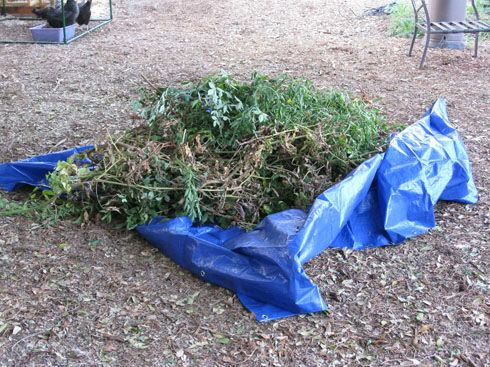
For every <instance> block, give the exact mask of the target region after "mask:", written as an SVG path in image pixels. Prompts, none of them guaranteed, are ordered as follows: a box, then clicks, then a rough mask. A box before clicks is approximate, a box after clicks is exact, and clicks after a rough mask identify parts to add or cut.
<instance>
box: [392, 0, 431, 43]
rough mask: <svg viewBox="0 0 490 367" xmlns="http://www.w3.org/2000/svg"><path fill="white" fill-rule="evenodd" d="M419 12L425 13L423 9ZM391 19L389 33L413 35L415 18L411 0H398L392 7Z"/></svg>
mask: <svg viewBox="0 0 490 367" xmlns="http://www.w3.org/2000/svg"><path fill="white" fill-rule="evenodd" d="M419 14H423V10H421V13H419ZM389 19H390V22H389V26H388V34H389V35H390V36H400V37H412V36H413V29H414V27H415V19H414V16H413V7H412V4H411V3H410V1H404V2H397V3H396V4H395V6H393V8H392V11H391V13H390V16H389Z"/></svg>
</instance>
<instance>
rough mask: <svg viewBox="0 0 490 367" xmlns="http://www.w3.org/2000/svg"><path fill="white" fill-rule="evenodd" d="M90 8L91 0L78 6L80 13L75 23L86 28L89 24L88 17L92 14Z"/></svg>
mask: <svg viewBox="0 0 490 367" xmlns="http://www.w3.org/2000/svg"><path fill="white" fill-rule="evenodd" d="M91 6H92V0H87V1H86V2H85V3H84V4H78V7H79V9H80V12H79V14H78V17H77V23H78V24H79V25H86V26H88V23H89V22H90V16H91V15H92V12H91V10H90V7H91Z"/></svg>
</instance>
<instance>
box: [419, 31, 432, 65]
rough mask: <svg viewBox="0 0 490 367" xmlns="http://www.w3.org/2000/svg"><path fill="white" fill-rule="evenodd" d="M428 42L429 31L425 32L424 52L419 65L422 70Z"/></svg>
mask: <svg viewBox="0 0 490 367" xmlns="http://www.w3.org/2000/svg"><path fill="white" fill-rule="evenodd" d="M429 42H430V33H426V35H425V47H424V53H423V54H422V60H420V66H419V69H420V70H422V67H423V66H424V60H425V55H426V54H427V49H428V48H429Z"/></svg>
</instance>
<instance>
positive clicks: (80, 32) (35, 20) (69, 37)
mask: <svg viewBox="0 0 490 367" xmlns="http://www.w3.org/2000/svg"><path fill="white" fill-rule="evenodd" d="M66 2H67V0H0V7H1V8H0V9H1V11H0V13H1V14H0V43H49V44H68V43H71V42H73V41H76V40H78V39H79V38H81V37H84V36H85V35H87V34H89V33H91V32H93V31H94V30H96V29H98V28H100V27H102V26H104V25H106V24H108V23H109V22H111V21H112V20H113V15H112V0H92V4H91V13H92V14H91V17H90V22H89V24H88V26H86V29H82V27H80V26H77V25H76V23H75V24H72V25H66V24H65V19H64V18H63V19H62V20H63V22H62V27H60V28H52V27H50V26H49V24H47V23H46V20H45V19H41V18H39V17H36V16H35V15H34V14H33V9H35V8H36V7H40V8H44V7H48V6H51V7H56V8H57V9H59V11H60V12H61V14H65V13H64V7H65V4H66ZM82 3H84V1H83V0H82ZM82 3H80V4H79V5H80V6H81V5H82Z"/></svg>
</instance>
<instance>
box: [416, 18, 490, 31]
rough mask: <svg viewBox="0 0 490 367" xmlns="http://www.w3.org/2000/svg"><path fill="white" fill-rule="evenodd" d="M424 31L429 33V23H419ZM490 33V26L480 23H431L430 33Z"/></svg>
mask: <svg viewBox="0 0 490 367" xmlns="http://www.w3.org/2000/svg"><path fill="white" fill-rule="evenodd" d="M417 27H418V28H419V29H420V30H422V31H427V23H417ZM479 32H490V25H489V24H487V23H485V22H482V21H481V20H479V21H476V20H475V21H464V22H430V33H479Z"/></svg>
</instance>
